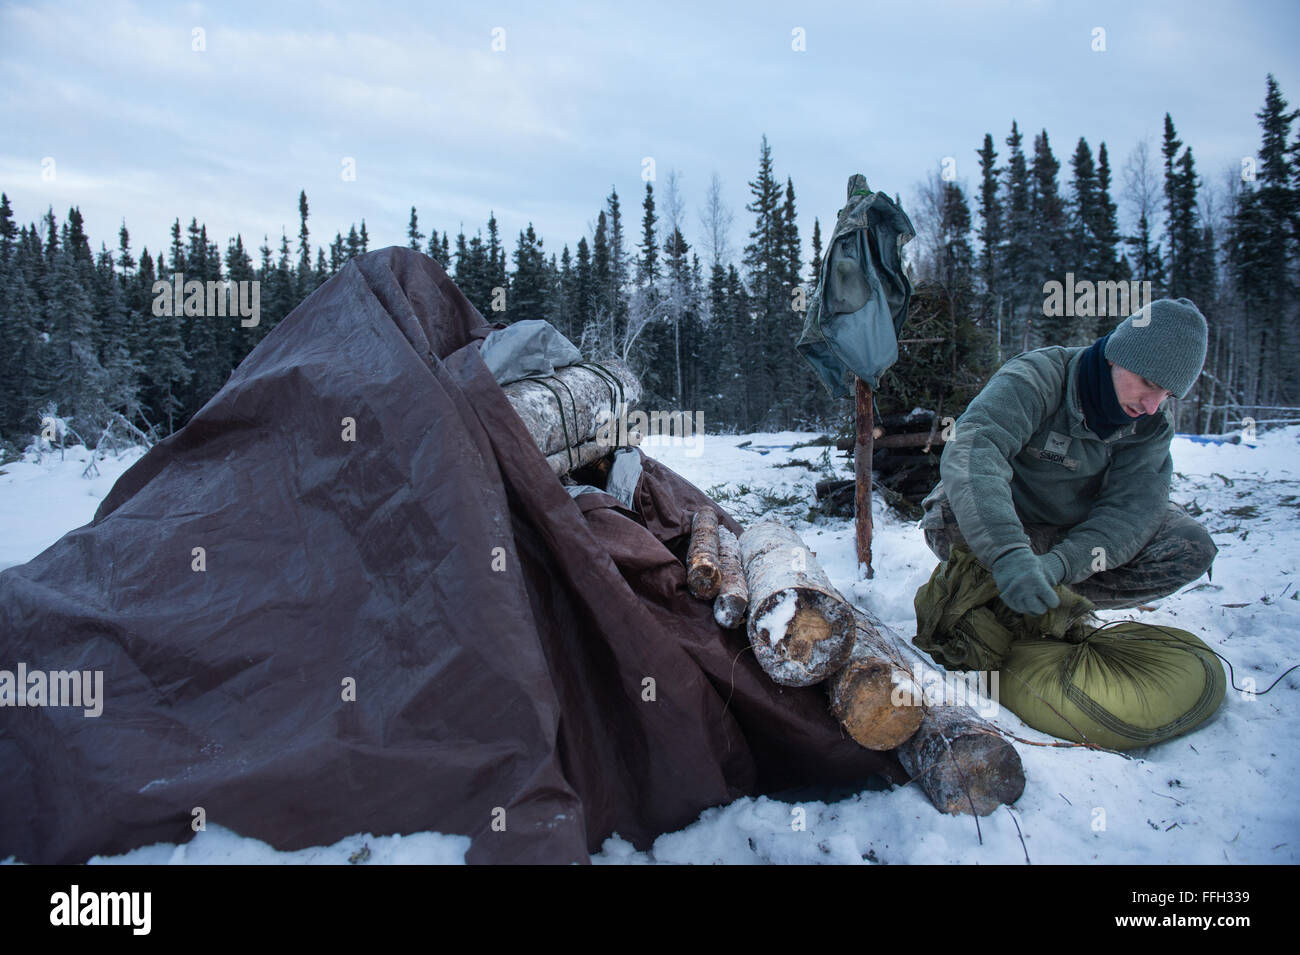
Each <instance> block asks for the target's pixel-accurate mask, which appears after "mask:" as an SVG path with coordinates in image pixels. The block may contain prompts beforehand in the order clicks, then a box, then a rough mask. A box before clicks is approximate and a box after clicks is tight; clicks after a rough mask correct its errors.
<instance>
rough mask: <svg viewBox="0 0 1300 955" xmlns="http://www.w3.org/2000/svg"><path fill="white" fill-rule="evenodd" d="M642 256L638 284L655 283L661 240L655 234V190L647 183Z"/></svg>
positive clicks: (637, 271)
mask: <svg viewBox="0 0 1300 955" xmlns="http://www.w3.org/2000/svg"><path fill="white" fill-rule="evenodd" d="M641 209H642V214H641V257H640V259H639V260H638V261H637V267H636V281H637V285H640V286H646V285H653V284H654V283H655V282H657V281H658V280H659V240H658V239H657V238H656V236H655V223H656V222H657V221H658V220H657V219H656V218H655V191H654V186H653V185H652V184H651V183H649V182H647V183H646V184H645V199H644V200H643V201H642V203H641Z"/></svg>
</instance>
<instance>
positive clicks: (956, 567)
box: [912, 546, 1093, 670]
mask: <svg viewBox="0 0 1300 955" xmlns="http://www.w3.org/2000/svg"><path fill="white" fill-rule="evenodd" d="M1056 595H1057V596H1058V597H1059V598H1060V599H1061V603H1060V605H1059V606H1057V607H1053V608H1052V609H1051V610H1048V611H1047V613H1044V614H1037V615H1035V614H1021V613H1016V612H1015V611H1014V610H1012V609H1011V608H1010V607H1008V606H1007V605H1006V604H1004V603H1003V602H1002V600H1001V599H1000V598H999V597H998V585H997V584H996V583H994V581H993V575H992V574H990V573H989V572H988V571H987V570H985V569H984V566H983V565H982V564H981V563H980V562H979V560H978V559H977V558H976V557H975V555H974V554H972V553H971V552H970V551H969V550H967V549H966V548H965V547H960V546H955V547H953V549H952V554H951V556H950V557H949V558H948V559H947V560H946V561H944V562H943V563H941V564H939V566H937V567H936V568H935V569H934V573H932V574H931V575H930V579H929V581H927V582H926V583H925V584H924V585H923V586H922V587H921V589H920V590H918V591H917V592H916V597H915V599H914V600H913V601H912V604H913V606H914V607H915V608H916V636H915V637H913V638H912V643H913V644H914V645H915V646H916V647H917V648H918V649H921V650H924V651H925V652H926V653H928V654H930V656H931V657H932V658H933V659H934V660H935V662H937V663H939V664H942V665H943V666H944V667H945V668H946V669H949V670H996V669H998V668H999V667H1001V666H1002V661H1003V660H1004V659H1005V658H1006V655H1007V653H1008V652H1010V650H1011V645H1012V644H1013V643H1014V642H1015V641H1016V640H1024V639H1028V638H1038V637H1056V638H1058V639H1065V640H1081V639H1083V637H1084V636H1086V635H1087V634H1088V633H1089V632H1090V631H1091V629H1092V628H1091V627H1089V626H1088V625H1087V621H1088V620H1089V619H1090V618H1091V611H1092V609H1093V606H1092V603H1091V602H1090V601H1088V600H1087V599H1086V598H1084V597H1080V596H1079V595H1078V594H1076V593H1075V592H1074V591H1073V590H1070V589H1069V588H1068V587H1057V588H1056Z"/></svg>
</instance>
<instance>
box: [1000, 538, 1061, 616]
mask: <svg viewBox="0 0 1300 955" xmlns="http://www.w3.org/2000/svg"><path fill="white" fill-rule="evenodd" d="M1064 578H1065V564H1064V563H1063V562H1062V561H1061V558H1060V557H1059V556H1058V555H1056V554H1051V553H1049V554H1044V555H1043V556H1042V557H1039V556H1038V555H1037V554H1035V553H1034V552H1033V551H1032V550H1030V549H1029V548H1028V547H1019V548H1017V549H1016V550H1012V551H1007V553H1005V554H1003V555H1002V556H1001V557H999V558H998V559H997V560H995V561H994V562H993V579H994V580H995V581H996V582H997V585H998V592H999V593H1000V594H1001V595H1002V602H1003V603H1004V604H1006V605H1007V606H1008V607H1010V608H1011V609H1012V610H1014V611H1015V612H1016V613H1027V614H1034V615H1035V616H1037V615H1038V614H1042V613H1047V611H1048V610H1049V609H1051V608H1052V607H1057V606H1059V605H1060V603H1061V598H1060V597H1058V596H1057V595H1056V590H1055V589H1054V588H1055V587H1056V585H1057V584H1059V583H1060V582H1061V581H1062V580H1063V579H1064Z"/></svg>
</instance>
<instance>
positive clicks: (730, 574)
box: [713, 527, 749, 630]
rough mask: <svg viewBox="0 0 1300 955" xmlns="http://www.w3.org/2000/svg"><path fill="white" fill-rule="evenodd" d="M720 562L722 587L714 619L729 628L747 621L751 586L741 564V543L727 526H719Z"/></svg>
mask: <svg viewBox="0 0 1300 955" xmlns="http://www.w3.org/2000/svg"><path fill="white" fill-rule="evenodd" d="M718 563H719V564H721V565H722V587H721V589H719V591H718V596H717V597H715V598H714V600H713V619H714V620H716V621H718V625H719V626H722V627H726V628H727V629H728V630H735V629H736V628H737V627H739V626H740V625H741V624H742V623H744V622H745V610H746V608H748V607H749V588H748V587H747V586H746V585H745V570H744V568H743V567H741V564H740V543H739V541H737V540H736V535H735V534H733V533H731V531H729V530H727V528H725V527H719V528H718Z"/></svg>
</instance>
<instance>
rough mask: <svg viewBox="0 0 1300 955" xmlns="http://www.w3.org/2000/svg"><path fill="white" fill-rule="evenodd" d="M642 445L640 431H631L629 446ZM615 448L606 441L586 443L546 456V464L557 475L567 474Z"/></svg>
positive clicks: (628, 440) (628, 438)
mask: <svg viewBox="0 0 1300 955" xmlns="http://www.w3.org/2000/svg"><path fill="white" fill-rule="evenodd" d="M640 443H641V433H640V432H639V431H630V432H628V435H627V446H628V447H636V446H637V445H638V444H640ZM613 450H614V448H613V446H612V445H610V444H609V443H608V442H605V441H586V442H584V443H582V444H580V445H578V446H577V447H576V448H568V449H561V450H559V451H556V452H555V453H554V454H548V455H547V456H546V463H547V465H548V466H549V467H550V469H551V470H552V471H553V472H555V474H556V475H563V474H567V473H569V472H570V471H576V470H577V469H578V468H580V467H583V466H585V465H588V464H591V463H592V462H593V461H599V460H600V459H601V458H603V457H604V456H605V455H607V454H609V452H611V451H613Z"/></svg>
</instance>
